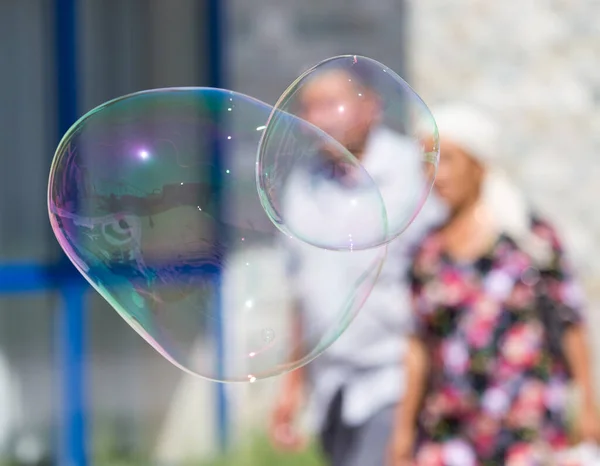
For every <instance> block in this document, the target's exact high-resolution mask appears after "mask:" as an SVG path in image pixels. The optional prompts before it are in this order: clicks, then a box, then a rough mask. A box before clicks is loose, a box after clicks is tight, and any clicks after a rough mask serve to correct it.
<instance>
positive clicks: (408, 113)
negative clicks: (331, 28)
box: [257, 55, 439, 250]
mask: <svg viewBox="0 0 600 466" xmlns="http://www.w3.org/2000/svg"><path fill="white" fill-rule="evenodd" d="M290 115H293V116H296V117H298V119H295V118H290ZM299 119H302V120H305V121H308V122H309V123H311V124H314V125H315V126H317V127H318V128H319V129H321V130H322V131H323V132H324V134H326V135H327V136H328V137H323V138H321V139H320V140H319V141H316V142H318V143H320V144H319V147H317V148H315V147H311V148H310V150H308V151H302V150H298V149H297V148H296V147H297V146H300V147H306V145H305V144H302V143H301V141H303V139H304V138H305V136H304V131H305V128H306V127H305V124H300V123H299ZM310 134H311V136H313V138H312V139H313V140H314V132H311V133H310ZM332 139H333V140H334V141H335V144H334V143H332ZM318 154H326V155H325V157H324V158H325V160H326V162H325V163H323V161H322V160H321V159H323V157H321V158H320V159H319V157H317V156H316V155H318ZM438 159H439V141H438V134H437V127H436V124H435V121H434V119H433V116H432V115H431V112H430V111H429V109H428V108H427V106H426V105H425V103H424V102H423V101H422V100H421V98H420V97H419V96H418V95H417V94H416V93H415V92H414V91H413V90H412V89H411V88H410V86H409V85H408V84H407V83H406V82H404V81H403V80H402V78H400V77H399V76H398V75H397V74H396V73H394V72H393V71H392V70H390V69H389V68H388V67H386V66H385V65H382V64H381V63H378V62H377V61H375V60H372V59H370V58H366V57H360V56H355V55H348V56H340V57H334V58H331V59H328V60H325V61H323V62H321V63H319V64H318V65H316V66H315V67H313V68H311V69H310V70H308V71H307V72H305V73H304V74H303V75H302V76H300V77H299V78H298V79H297V80H296V81H295V82H294V83H293V84H292V85H291V86H290V87H289V88H288V89H287V90H286V91H285V92H284V93H283V95H282V96H281V98H280V99H279V101H278V102H277V103H276V105H275V107H274V109H273V112H272V114H271V115H270V118H269V121H268V123H267V129H266V130H265V133H264V136H263V139H262V140H261V144H260V151H259V159H258V162H259V163H258V166H257V183H258V186H259V188H260V190H261V201H262V203H263V207H264V208H265V211H266V212H267V214H268V215H269V217H270V218H271V219H272V220H273V222H274V223H275V225H277V227H278V228H280V229H281V230H282V231H284V232H286V233H287V234H289V235H291V236H294V237H297V238H299V239H301V240H302V241H305V242H307V243H309V244H312V245H314V246H317V247H321V248H327V249H332V250H359V249H366V248H371V247H375V246H378V245H381V244H385V243H387V242H389V241H391V240H393V239H394V238H396V237H398V236H399V235H400V234H401V233H402V232H403V231H404V230H405V229H406V228H407V227H408V226H409V225H410V224H411V222H412V221H413V219H414V218H415V217H416V215H417V214H418V213H419V211H420V209H421V207H422V206H423V204H424V202H425V200H426V199H427V196H428V195H429V192H430V191H431V187H432V185H433V181H434V178H435V173H436V170H437V164H438ZM332 164H333V165H336V167H334V168H333V169H332V168H331V166H330V165H332ZM307 167H308V168H307ZM332 173H334V175H332ZM335 173H338V175H335ZM331 178H337V179H334V180H333V181H335V183H334V182H332V180H331ZM323 179H326V181H325V182H323ZM335 184H337V186H334V185H335ZM299 190H300V191H302V192H303V196H302V199H301V200H300V201H298V202H294V201H293V200H292V199H290V194H289V193H290V192H297V191H299ZM296 197H297V198H299V196H296ZM336 197H343V198H346V199H347V203H346V204H345V205H344V203H342V202H338V201H336V199H335V198H336ZM331 206H336V209H337V210H335V211H334V210H333V209H332V208H331ZM299 212H301V214H300V213H299ZM315 225H320V226H321V227H319V228H317V227H316V226H315Z"/></svg>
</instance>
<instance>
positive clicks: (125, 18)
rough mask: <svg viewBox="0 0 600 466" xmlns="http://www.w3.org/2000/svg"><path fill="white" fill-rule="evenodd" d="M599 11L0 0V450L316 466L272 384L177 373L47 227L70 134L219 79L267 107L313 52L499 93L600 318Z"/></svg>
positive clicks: (214, 0) (521, 169) (452, 3)
mask: <svg viewBox="0 0 600 466" xmlns="http://www.w3.org/2000/svg"><path fill="white" fill-rule="evenodd" d="M599 15H600V2H598V1H596V0H570V1H567V0H527V1H522V2H516V1H515V2H489V1H483V0H428V1H426V2H425V1H417V0H395V1H392V0H370V1H369V2H364V1H358V0H319V1H317V0H303V1H295V2H292V1H290V0H118V1H116V0H115V1H112V0H0V70H1V71H0V148H1V149H0V464H6V465H9V464H15V465H17V464H18V465H42V464H45V465H61V466H62V465H69V466H84V465H86V464H94V465H111V466H112V465H118V464H123V465H129V464H131V465H134V464H136V465H137V464H139V465H152V464H158V465H171V464H173V465H175V464H197V465H216V464H228V465H231V464H240V465H254V464H256V465H259V464H260V465H264V464H280V463H278V461H281V464H283V462H284V461H285V464H294V463H292V461H297V462H298V464H303V465H311V464H315V465H317V464H319V459H318V457H317V455H316V454H315V453H311V452H308V453H307V454H306V455H301V456H298V457H297V458H291V457H289V458H284V457H280V456H277V455H276V454H275V453H273V452H270V451H269V449H268V448H267V447H266V446H265V445H266V444H265V442H264V441H263V440H261V439H262V437H261V435H260V432H261V429H262V428H264V427H265V419H266V410H268V407H269V400H270V399H272V396H271V394H272V393H273V390H275V389H276V386H277V383H278V381H277V380H273V381H267V382H260V383H256V384H252V385H247V386H224V385H220V384H212V383H210V382H205V381H203V380H199V379H194V378H192V377H191V376H187V375H184V374H183V373H182V372H181V371H179V370H178V369H176V368H175V367H173V366H172V365H171V364H170V363H168V362H167V361H166V360H164V359H163V358H162V357H161V356H160V355H159V354H158V353H156V352H155V351H154V350H153V349H152V348H151V347H150V346H149V345H148V344H147V343H146V342H145V341H143V340H142V339H141V338H140V337H139V336H138V335H137V334H135V332H134V331H133V330H131V329H130V328H129V327H128V325H127V324H126V323H125V322H124V321H123V320H122V319H121V318H120V317H119V316H118V315H117V314H116V312H114V311H113V310H112V309H111V308H110V307H109V306H108V305H107V304H106V303H105V302H104V301H103V299H102V298H100V297H99V296H98V295H97V294H96V293H95V292H93V291H91V290H90V289H89V288H88V287H87V285H85V284H84V283H83V282H82V280H81V279H80V278H79V277H78V275H77V274H76V273H75V272H74V270H73V269H72V268H71V266H70V265H68V264H67V262H66V261H65V258H64V257H63V255H62V253H61V251H60V249H59V247H58V244H57V243H56V241H55V239H54V237H53V235H52V232H51V230H50V226H49V222H48V215H47V211H46V188H47V176H48V172H49V168H50V162H51V159H52V156H53V152H54V149H55V147H56V145H57V143H58V141H59V138H60V137H61V136H62V134H63V133H64V132H65V131H66V130H67V129H68V128H69V126H70V125H71V124H72V123H73V122H74V121H75V120H76V119H77V118H78V117H79V116H81V115H83V114H84V113H85V112H87V111H88V110H90V109H92V108H93V107H95V106H97V105H99V104H101V103H103V102H105V101H107V100H109V99H112V98H115V97H118V96H121V95H123V94H127V93H131V92H135V91H139V90H143V89H149V88H156V87H169V86H213V87H225V88H229V89H232V90H235V91H238V92H242V93H246V94H249V95H252V96H254V97H256V98H258V99H261V100H263V101H265V102H267V103H270V104H273V103H274V102H275V101H276V100H277V98H278V97H279V95H280V94H281V93H282V92H283V91H284V90H285V89H286V87H287V86H288V85H289V84H290V83H291V82H292V81H293V80H294V79H295V78H296V77H297V76H298V75H299V74H300V73H301V72H303V71H304V70H306V69H307V68H309V67H310V66H312V65H313V64H315V63H317V62H319V61H320V60H322V59H325V58H328V57H331V56H334V55H338V54H344V53H352V54H360V55H366V56H368V57H371V58H374V59H376V60H378V61H381V62H383V63H385V64H386V65H388V66H389V67H390V68H392V69H393V70H395V71H397V72H398V73H399V74H400V75H401V76H403V77H404V79H405V80H407V81H408V82H409V83H410V84H411V85H412V86H413V88H414V89H415V90H416V91H417V92H418V93H419V94H420V95H421V96H422V97H423V99H424V100H425V101H426V102H427V103H431V104H434V103H436V102H438V101H442V100H459V99H463V100H467V101H469V102H473V103H478V104H482V105H485V106H487V107H490V108H493V109H494V110H495V112H496V115H497V117H498V118H499V119H501V121H502V125H503V128H504V129H505V134H504V138H503V145H502V147H501V152H502V154H503V155H504V161H505V162H506V163H505V165H506V168H507V169H508V170H509V171H510V173H511V175H512V176H513V177H514V178H515V179H516V180H517V181H518V182H519V184H520V185H521V186H522V187H523V188H524V190H525V192H526V193H527V194H528V196H529V197H530V199H531V200H532V202H533V203H534V204H535V205H536V206H537V207H538V208H539V209H541V210H542V211H543V212H544V213H545V214H547V215H548V216H549V217H550V218H551V219H552V220H553V221H554V223H555V224H556V225H557V226H558V227H559V228H560V229H561V232H562V235H563V238H564V239H565V240H566V242H567V245H568V248H569V250H570V252H571V254H572V257H573V258H574V260H575V263H576V265H577V267H578V268H579V271H580V274H581V276H582V279H583V280H584V283H585V284H586V288H587V291H588V296H589V307H588V313H589V319H590V321H591V322H592V325H591V326H590V327H591V329H592V330H593V329H597V328H598V324H596V322H598V323H600V319H599V318H598V312H596V311H597V307H598V304H600V249H599V248H598V246H597V244H598V242H599V240H600V211H599V210H598V202H597V199H598V197H600V187H599V183H598V180H600V164H598V162H597V161H596V156H597V154H598V153H600V67H599V66H598V62H597V59H598V57H600V37H599V35H598V28H597V22H596V18H598V17H599ZM595 341H596V343H595V345H596V346H595V354H596V355H597V356H600V343H597V341H598V339H597V338H596V339H595ZM599 363H600V357H596V358H595V366H596V368H597V367H598V364H599ZM596 374H598V370H596ZM247 445H251V446H250V447H248V446H247ZM224 449H227V450H228V451H231V452H232V453H231V456H228V457H224V458H222V459H220V456H221V452H222V451H223V450H224ZM241 452H243V453H241ZM3 461H4V462H5V463H2V462H3ZM219 461H221V463H219Z"/></svg>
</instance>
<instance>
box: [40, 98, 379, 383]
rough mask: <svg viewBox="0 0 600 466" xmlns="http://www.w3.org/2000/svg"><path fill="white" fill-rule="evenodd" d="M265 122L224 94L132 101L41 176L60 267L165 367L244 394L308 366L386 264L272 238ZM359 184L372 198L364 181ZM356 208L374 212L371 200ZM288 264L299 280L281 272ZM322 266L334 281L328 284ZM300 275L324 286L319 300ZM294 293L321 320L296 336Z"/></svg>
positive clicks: (87, 122) (83, 127) (70, 140)
mask: <svg viewBox="0 0 600 466" xmlns="http://www.w3.org/2000/svg"><path fill="white" fill-rule="evenodd" d="M271 113H272V107H270V106H268V105H266V104H264V103H263V102H260V101H258V100H255V99H253V98H251V97H248V96H245V95H242V94H238V93H235V92H231V91H225V90H217V89H208V88H182V89H166V90H156V91H146V92H140V93H137V94H132V95H129V96H125V97H123V98H120V99H116V100H113V101H111V102H108V103H106V104H104V105H102V106H100V107H98V108H96V109H94V110H92V111H91V112H89V113H88V114H87V115H85V116H84V117H83V118H81V119H80V120H79V121H78V122H77V123H76V124H75V125H74V126H73V127H72V128H71V129H70V130H69V132H68V133H67V134H66V135H65V137H64V138H63V140H62V141H61V143H60V145H59V147H58V149H57V151H56V155H55V158H54V161H53V164H52V168H51V173H50V180H49V191H48V208H49V214H50V220H51V224H52V228H53V230H54V233H55V234H56V237H57V238H58V241H59V242H60V245H61V246H62V248H63V249H64V251H65V252H66V254H67V255H68V257H69V258H70V259H71V261H72V262H73V263H74V264H75V266H76V267H77V268H78V269H79V271H80V272H81V273H82V274H83V275H84V276H85V278H86V279H87V280H88V281H89V282H90V283H91V284H92V286H93V287H94V288H95V289H96V290H97V291H98V292H99V293H100V294H101V295H102V296H103V297H104V298H105V299H106V300H107V301H108V302H109V303H110V304H111V305H112V306H113V307H114V308H115V310H116V311H117V312H118V313H119V314H120V315H121V316H122V317H123V318H124V319H125V320H126V321H127V322H128V323H129V324H130V325H131V326H132V327H133V328H134V329H135V330H136V331H137V332H138V333H139V334H140V335H141V336H142V337H144V338H145V339H146V340H147V341H148V342H149V343H150V344H151V345H152V346H153V347H154V348H155V349H157V350H158V351H159V352H160V353H161V354H163V355H164V356H165V357H166V358H167V359H168V360H170V361H171V362H173V363H174V364H176V365H177V366H179V367H180V368H182V369H184V370H186V371H188V372H191V373H194V374H197V375H200V376H203V377H205V378H208V379H212V380H217V381H249V382H253V381H254V380H257V379H260V378H263V377H267V376H272V375H276V374H280V373H282V372H285V371H289V370H292V369H294V368H297V367H299V366H301V365H303V364H305V363H306V362H308V361H310V360H311V359H313V358H315V357H316V356H318V355H319V354H320V353H321V352H322V351H323V350H325V349H326V348H327V347H328V346H329V345H330V344H331V343H332V342H333V341H335V339H336V338H337V337H338V336H339V335H340V334H341V332H342V331H343V330H344V328H345V327H346V326H347V325H348V324H349V322H350V321H351V320H352V318H353V316H354V315H355V314H356V312H357V311H358V309H359V308H360V307H361V305H362V303H363V302H364V300H365V299H366V298H367V296H368V295H369V293H370V290H371V288H372V287H373V285H374V283H375V281H376V279H377V276H378V273H379V270H380V268H381V265H382V263H383V261H384V257H385V248H378V249H373V250H369V251H362V252H360V253H359V254H353V253H339V252H333V251H328V250H325V249H319V248H315V247H312V246H309V245H307V244H304V243H302V242H300V241H298V240H297V239H295V238H290V237H289V236H287V235H286V234H284V233H282V232H281V231H280V230H278V229H277V228H275V227H274V226H273V224H272V222H271V221H270V219H269V218H268V217H267V215H266V214H265V211H264V209H263V208H262V206H261V202H260V199H259V192H258V191H257V188H256V179H255V170H256V164H257V161H256V160H257V159H256V153H257V148H258V144H259V140H260V138H261V136H262V132H263V130H264V128H265V123H266V121H267V119H268V117H269V115H270V114H271ZM280 121H285V122H286V123H287V124H286V125H283V126H282V128H289V127H293V128H295V129H296V131H297V132H298V134H301V135H302V137H301V138H300V137H299V138H298V140H299V141H301V143H302V145H300V146H299V145H297V146H296V148H297V149H298V150H305V151H310V150H311V147H314V145H315V144H314V142H315V141H318V142H319V143H322V142H324V141H325V142H327V137H326V136H324V134H323V133H321V132H320V131H319V130H317V129H316V128H314V127H312V126H311V125H309V124H308V123H306V122H304V121H302V120H299V119H298V118H295V117H294V116H293V115H289V114H286V115H282V118H281V119H280ZM273 137H274V138H277V135H276V134H274V133H273ZM311 144H312V145H311ZM329 144H330V145H331V147H334V148H335V147H336V143H335V141H329ZM348 163H350V164H351V163H352V159H351V158H350V159H349V162H348ZM357 180H358V181H359V183H360V184H361V186H363V188H364V189H366V190H367V191H369V186H372V185H370V184H369V183H371V182H372V181H371V180H370V179H369V177H368V176H367V175H366V174H363V175H362V176H358V177H357ZM365 187H366V188H365ZM373 193H375V194H373ZM369 195H373V196H374V199H370V198H369ZM366 197H367V198H368V199H369V201H370V202H373V203H376V202H377V200H376V197H377V192H376V190H375V191H370V192H368V193H367V196H366ZM380 227H382V225H381V224H380V225H375V227H374V228H375V229H377V228H380ZM298 257H301V258H302V266H301V267H300V269H299V270H295V274H293V275H291V274H286V273H285V272H286V265H285V264H287V268H288V269H289V270H288V272H291V271H292V269H294V268H296V269H298V267H294V262H293V260H288V259H294V258H295V259H297V258H298ZM327 263H332V264H333V263H335V264H337V265H339V266H340V267H342V268H343V269H344V270H345V275H344V277H335V276H331V274H325V272H324V271H325V270H326V268H324V267H323V265H324V264H327ZM296 265H297V264H296ZM319 274H321V275H323V276H322V277H320V275H319ZM324 274H325V275H324ZM286 275H289V276H291V277H293V280H295V281H292V282H290V281H287V280H286V279H285V278H284V277H285V276H286ZM306 277H311V279H312V280H313V283H314V281H315V280H314V279H315V278H318V280H316V281H317V282H319V283H320V284H321V285H322V284H327V286H325V287H324V286H321V287H320V288H319V293H320V295H319V296H311V291H310V286H304V285H302V283H301V282H303V280H305V279H306ZM301 285H302V286H301ZM299 289H302V290H304V293H303V295H302V298H304V299H318V300H320V301H321V302H327V306H326V308H327V309H328V312H327V313H324V314H322V315H320V316H312V317H311V318H310V319H308V320H307V319H305V320H304V321H303V322H302V325H303V331H302V335H297V334H294V332H293V329H294V326H293V325H292V321H293V320H294V318H295V314H294V309H293V306H292V305H291V301H293V299H292V298H294V297H295V295H294V290H299Z"/></svg>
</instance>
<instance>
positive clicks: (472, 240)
mask: <svg viewBox="0 0 600 466" xmlns="http://www.w3.org/2000/svg"><path fill="white" fill-rule="evenodd" d="M434 116H435V118H436V121H437V122H438V126H439V130H440V138H441V143H442V154H441V161H440V167H439V173H438V178H437V180H436V190H437V192H438V194H439V195H440V196H441V197H442V198H443V199H444V200H445V201H446V202H447V204H448V207H449V208H450V209H451V212H452V213H451V215H450V217H449V219H448V220H447V222H446V223H445V224H444V225H442V226H441V227H440V228H438V229H436V230H435V231H433V232H431V233H430V235H429V236H428V237H427V238H426V240H425V241H424V243H423V244H422V246H421V247H420V249H419V251H418V252H417V254H416V257H415V262H414V266H413V268H412V272H411V278H412V289H413V297H414V307H415V320H416V331H415V336H414V338H413V339H412V340H411V343H410V345H411V348H410V351H408V355H409V356H408V357H407V361H406V364H407V373H408V376H407V377H408V381H407V384H406V385H407V393H406V394H405V403H404V404H403V406H402V407H401V409H399V411H398V415H397V420H396V427H395V432H394V435H393V441H392V448H391V452H390V453H391V456H390V463H391V464H392V465H393V466H400V465H408V464H415V463H416V464H417V465H418V466H446V465H448V466H471V465H482V466H483V465H506V466H517V465H518V466H521V465H523V466H535V465H538V464H539V465H542V464H548V463H547V461H548V458H552V457H554V456H555V455H554V453H555V452H556V451H558V450H561V449H564V448H565V447H566V446H567V442H568V439H567V433H566V429H565V404H566V396H567V392H566V390H567V386H568V384H569V383H570V382H571V381H573V382H575V383H576V384H577V386H578V388H579V389H580V393H581V403H582V406H581V407H580V408H579V409H578V412H579V416H578V423H579V426H578V427H579V431H580V434H581V435H582V436H583V437H584V438H585V439H586V440H593V441H597V440H598V439H599V432H600V427H599V423H598V419H597V417H596V414H595V413H596V411H595V400H594V393H593V389H592V383H591V375H590V364H589V354H588V348H587V344H586V341H585V336H584V335H585V332H584V324H583V321H582V315H581V312H580V311H581V301H582V299H581V293H580V291H579V288H578V287H577V285H576V283H575V282H574V280H573V276H572V273H571V271H570V270H569V267H568V264H567V262H566V260H565V257H564V254H563V250H562V247H561V244H560V242H559V240H558V239H557V235H556V233H555V231H554V229H553V228H552V227H551V226H550V225H549V224H548V223H546V222H544V221H543V220H541V219H539V218H535V217H533V216H531V215H530V213H529V210H528V209H527V206H526V203H525V202H524V201H523V200H522V199H521V197H520V195H519V193H518V192H517V191H516V190H515V189H513V188H512V185H511V184H510V183H509V182H508V180H507V179H506V178H505V177H503V176H502V175H501V174H500V173H499V172H498V171H497V170H495V169H494V168H493V166H494V163H493V157H494V154H495V153H496V147H497V142H496V136H497V133H496V128H495V127H494V125H493V123H492V122H491V121H490V120H488V119H487V118H486V116H485V115H483V114H479V113H478V112H476V111H475V110H474V109H471V108H467V107H462V106H448V107H445V108H441V109H440V110H439V112H434ZM423 394H425V395H424V396H423ZM415 450H416V453H414V452H415Z"/></svg>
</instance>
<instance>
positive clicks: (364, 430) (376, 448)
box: [320, 391, 396, 466]
mask: <svg viewBox="0 0 600 466" xmlns="http://www.w3.org/2000/svg"><path fill="white" fill-rule="evenodd" d="M343 396H344V395H343V391H339V392H338V393H337V394H336V395H335V397H334V398H333V400H332V402H331V404H330V405H329V410H328V412H327V417H326V420H325V424H324V426H323V430H322V431H321V436H320V442H321V448H322V450H323V453H324V454H325V458H326V459H327V461H328V463H329V466H385V464H386V455H387V449H388V443H389V438H390V434H391V432H392V428H393V422H394V413H395V410H396V408H395V406H388V407H386V408H384V409H382V410H380V411H379V412H377V413H376V414H375V415H373V416H372V417H371V418H370V419H368V420H367V421H366V422H365V423H364V424H362V425H359V426H348V425H346V424H345V423H344V422H343V421H342V401H343Z"/></svg>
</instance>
